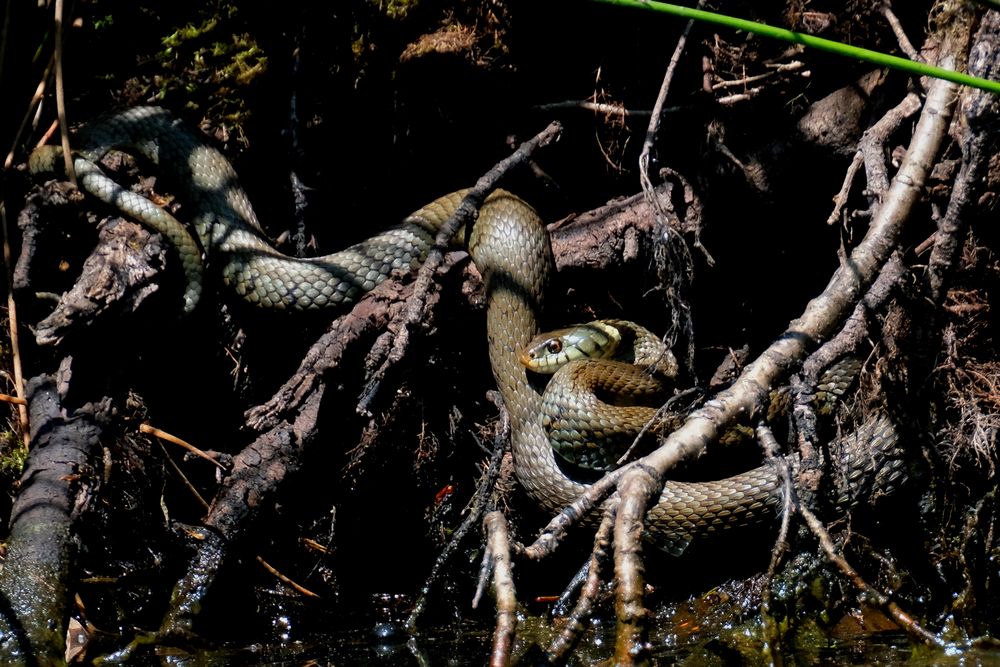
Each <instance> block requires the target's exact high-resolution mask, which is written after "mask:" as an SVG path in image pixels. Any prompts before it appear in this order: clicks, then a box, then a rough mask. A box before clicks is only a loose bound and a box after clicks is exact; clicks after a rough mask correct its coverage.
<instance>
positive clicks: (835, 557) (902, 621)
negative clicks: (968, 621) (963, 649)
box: [798, 505, 944, 648]
mask: <svg viewBox="0 0 1000 667" xmlns="http://www.w3.org/2000/svg"><path fill="white" fill-rule="evenodd" d="M798 510H799V513H800V514H802V518H803V519H805V521H806V525H808V526H809V529H810V530H811V531H812V533H813V535H815V536H816V539H818V540H819V544H820V546H821V547H822V548H823V551H825V552H826V557H827V558H828V559H829V560H830V562H831V563H833V564H834V565H836V566H837V568H838V569H839V570H840V571H841V573H842V574H843V575H844V576H845V577H847V578H848V579H849V580H850V582H851V583H852V584H854V586H855V588H857V589H858V590H860V591H861V592H862V593H864V595H865V596H866V597H867V598H868V599H869V600H870V601H871V602H873V603H874V604H876V605H877V606H879V607H880V608H882V609H883V610H884V611H885V612H886V613H887V614H888V615H889V616H890V617H891V618H892V619H893V620H894V621H896V623H897V624H898V625H899V627H901V628H903V629H904V630H905V631H906V632H907V634H909V635H910V636H911V637H913V638H914V639H916V640H918V641H921V642H923V643H924V644H927V645H928V646H934V647H937V648H942V647H944V643H943V642H942V641H941V640H940V639H938V638H937V637H935V636H934V635H933V634H931V633H930V632H928V631H927V630H926V629H924V628H923V626H921V625H920V624H919V623H917V622H916V621H915V620H914V619H913V618H912V617H911V616H910V615H909V614H907V613H906V612H905V611H903V610H902V609H901V608H900V606H899V605H898V604H896V603H895V602H894V601H893V600H891V599H889V597H888V596H887V595H885V594H884V593H882V591H880V590H878V589H876V588H873V587H872V586H870V585H869V584H868V582H866V581H865V580H864V579H863V578H862V577H861V575H860V574H858V572H857V570H855V569H854V568H853V567H851V564H850V563H848V562H847V560H846V559H845V558H844V557H843V556H841V555H840V554H838V553H837V548H836V547H835V546H834V545H833V541H832V540H831V539H830V534H829V533H827V531H826V528H825V527H824V526H823V524H822V523H821V522H820V520H819V519H817V518H816V515H815V514H813V513H812V512H811V511H810V510H809V508H807V507H805V506H804V505H800V506H799V508H798Z"/></svg>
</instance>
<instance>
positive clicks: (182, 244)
mask: <svg viewBox="0 0 1000 667" xmlns="http://www.w3.org/2000/svg"><path fill="white" fill-rule="evenodd" d="M78 143H79V148H78V149H77V153H76V154H75V156H74V164H75V166H76V169H77V171H78V172H81V173H82V176H81V178H80V184H81V186H82V187H83V188H84V189H85V190H87V191H88V192H90V193H91V194H93V195H94V196H96V197H98V198H100V199H101V200H103V201H105V202H107V203H109V204H112V205H114V206H117V207H120V208H122V210H124V211H125V212H126V213H128V214H130V215H132V216H134V217H137V218H138V219H139V220H140V221H142V222H145V223H146V224H148V225H150V226H152V227H154V228H156V229H159V230H160V231H162V232H164V233H165V235H166V236H168V238H169V239H170V240H172V241H173V243H174V244H175V245H176V246H177V247H178V252H179V254H180V255H181V259H182V264H183V266H184V270H185V273H186V275H187V281H188V287H187V289H186V291H185V308H186V309H188V310H190V309H191V308H193V307H194V305H195V304H196V303H197V299H198V295H199V294H200V285H201V249H200V248H199V244H200V246H201V248H204V250H205V254H206V256H207V257H208V259H209V261H210V262H212V263H215V264H216V265H217V266H219V267H220V269H219V270H220V273H221V276H222V279H223V281H224V282H225V283H226V284H227V285H229V286H231V287H232V288H233V289H235V291H236V292H237V293H238V294H239V295H240V296H242V297H243V298H244V299H246V300H248V301H250V302H252V303H254V304H257V305H259V306H264V307H272V308H286V309H315V308H325V307H330V306H338V305H342V304H346V303H349V302H351V301H353V300H354V299H356V298H357V297H359V296H360V295H361V294H362V293H364V292H365V291H367V290H369V289H372V288H373V287H375V285H377V284H378V283H380V282H381V281H382V280H384V279H385V278H386V277H387V276H388V275H389V274H390V273H391V272H392V271H393V270H395V269H407V268H414V267H416V266H417V265H418V264H419V263H420V262H421V261H422V260H423V259H424V257H425V256H426V253H427V251H428V249H429V247H430V245H431V243H432V242H433V238H434V234H435V232H436V230H437V229H438V227H439V226H440V225H441V224H442V223H443V222H444V221H445V220H446V219H447V217H448V216H449V214H450V213H451V212H453V211H454V209H455V208H456V207H457V206H458V204H459V203H460V202H461V199H462V193H461V192H458V193H453V194H451V195H447V196H445V197H442V198H440V199H438V200H436V201H434V202H432V203H431V204H428V205H427V206H425V207H424V208H422V209H420V210H419V211H417V212H415V213H414V214H412V215H410V216H409V217H408V218H406V220H405V221H404V222H403V223H402V224H401V225H399V226H397V227H394V228H391V229H389V230H387V231H385V232H383V233H381V234H378V235H376V236H374V237H372V238H371V239H369V240H367V241H364V242H362V243H359V244H357V245H354V246H352V247H350V248H348V249H346V250H343V251H340V252H337V253H334V254H331V255H327V256H324V257H315V258H308V259H298V258H293V257H288V256H286V255H283V254H281V253H280V252H278V251H277V250H275V249H274V248H273V247H272V246H271V245H270V243H269V242H268V241H267V239H266V236H265V235H264V233H263V232H262V230H261V228H260V225H259V223H258V221H257V217H256V215H255V214H254V212H253V208H252V207H251V205H250V200H249V197H248V196H247V194H246V193H245V192H244V191H243V189H242V188H241V187H240V185H239V182H238V180H237V176H236V172H235V170H234V169H233V167H232V166H231V165H230V163H229V162H228V160H226V159H225V157H224V156H223V155H222V154H221V153H220V152H219V151H217V150H216V149H214V148H212V147H210V146H207V145H206V144H205V143H204V141H203V140H201V139H200V138H198V137H197V136H195V135H194V134H193V133H192V132H191V131H189V130H187V129H186V128H185V127H184V126H183V125H182V124H181V123H180V122H179V121H178V120H176V119H175V118H174V117H173V116H172V115H171V114H170V113H169V112H167V111H166V110H164V109H160V108H157V107H135V108H131V109H127V110H125V111H121V112H117V113H114V114H110V115H107V116H105V117H103V118H101V119H98V120H96V121H94V122H93V123H91V124H90V125H88V126H87V128H85V129H84V130H83V131H82V132H81V136H80V139H79V142H78ZM111 148H127V149H130V150H133V151H136V152H138V153H141V154H142V155H144V156H145V157H146V158H148V159H149V160H151V161H152V162H153V163H155V164H156V165H157V166H158V168H159V170H160V172H161V173H163V174H164V176H166V177H167V178H168V180H169V181H170V182H171V184H172V185H173V186H174V187H175V188H177V193H176V194H178V195H179V196H180V197H181V198H182V201H183V202H184V204H183V205H184V207H189V208H186V209H185V208H182V209H181V210H182V212H184V214H185V215H189V218H190V222H191V225H192V227H193V228H194V231H195V234H196V236H197V242H196V241H195V239H193V238H192V237H191V235H190V234H188V233H187V231H186V230H184V229H183V227H182V226H180V223H178V222H177V221H176V220H174V219H173V217H172V216H169V215H168V214H166V213H165V212H164V211H163V210H162V209H161V208H160V207H158V206H156V205H155V204H153V203H152V202H149V200H145V199H144V198H142V197H139V196H138V195H133V194H132V193H129V192H128V191H127V190H124V189H123V188H122V187H121V186H118V185H117V184H116V183H114V181H112V180H111V179H109V178H108V177H107V176H105V175H104V174H103V172H101V171H100V169H99V168H98V167H97V166H96V165H95V164H94V161H96V160H97V159H99V158H100V157H101V156H102V155H103V154H104V153H106V152H107V151H108V150H110V149H111ZM57 155H59V153H58V148H49V147H43V149H40V150H39V151H36V154H35V155H33V156H32V162H33V163H34V164H33V165H32V166H33V168H38V167H39V165H42V164H45V163H52V162H55V161H56V159H55V157H56V156H57ZM154 209H155V210H154ZM186 211H189V213H188V212H186ZM469 252H470V254H471V255H472V258H473V260H474V262H475V264H476V267H477V268H478V269H479V271H480V273H481V274H482V276H483V280H484V281H485V284H486V288H487V294H488V307H487V313H486V319H487V336H488V340H489V356H490V362H491V364H492V367H493V374H494V376H495V378H496V382H497V384H498V386H499V389H500V392H501V394H502V396H503V400H504V404H505V405H506V407H507V410H508V411H509V413H510V418H511V438H512V446H513V453H514V462H515V470H516V473H517V477H518V479H519V481H520V483H521V484H522V486H523V487H524V488H525V490H526V491H527V492H528V493H529V494H530V495H531V497H532V498H534V499H535V500H536V501H537V502H539V503H540V504H541V505H542V506H543V507H545V508H546V509H548V510H552V511H557V510H559V509H562V508H563V507H564V506H566V505H567V504H569V503H571V502H572V501H574V500H575V499H577V498H578V497H579V496H580V494H582V493H583V492H585V491H586V489H587V484H585V483H582V482H579V481H576V480H574V479H572V478H571V477H570V476H568V475H567V474H566V473H565V472H564V471H563V469H562V468H561V467H560V466H559V464H558V463H557V461H556V457H555V455H554V453H553V451H552V448H551V447H550V446H549V442H548V439H547V437H546V434H545V432H544V430H543V427H542V424H541V420H540V417H539V415H540V411H541V407H542V395H541V393H540V392H539V390H538V389H537V388H536V386H535V385H534V384H533V383H532V382H530V381H529V378H528V375H527V371H526V370H525V368H524V367H523V366H522V364H521V361H520V353H521V351H522V350H523V349H524V348H525V347H526V346H527V344H528V343H529V342H530V341H531V340H532V339H533V338H534V337H535V336H536V334H537V333H538V331H539V326H538V322H539V317H540V313H541V311H542V306H543V300H544V297H545V294H546V287H547V283H548V281H549V277H550V276H551V275H552V274H553V272H554V268H553V260H552V252H551V249H550V246H549V237H548V233H547V232H546V230H545V228H544V226H543V224H542V222H541V220H540V219H539V217H538V215H537V214H536V213H535V211H534V209H532V208H531V207H530V206H529V205H528V204H526V203H525V202H524V201H522V200H521V199H519V198H518V197H516V196H514V195H512V194H510V193H507V192H504V191H496V192H494V193H493V194H492V195H491V196H490V197H489V198H488V199H487V200H486V202H485V203H484V205H483V207H482V209H481V211H480V214H479V219H478V221H477V223H476V225H475V227H474V228H473V230H472V233H471V236H470V240H469ZM830 449H831V451H834V452H839V459H840V460H839V463H840V464H841V466H840V470H841V471H842V476H840V477H838V479H837V480H836V486H837V496H838V497H837V499H836V502H837V503H838V504H839V505H844V506H849V505H853V504H856V503H857V502H861V501H863V500H867V499H870V498H871V497H873V496H874V495H875V494H876V493H878V492H879V491H886V490H889V489H891V488H892V487H893V486H894V485H895V484H897V483H898V479H899V478H900V477H901V476H902V475H903V462H902V456H901V452H900V450H899V445H898V436H897V434H896V431H895V429H894V427H893V424H892V422H891V421H890V420H889V418H888V417H887V416H885V415H878V416H876V417H874V418H871V419H869V420H868V421H866V422H864V423H863V424H862V425H861V426H860V427H859V428H858V429H857V430H856V431H855V432H854V433H852V434H850V435H847V436H845V437H843V438H842V439H840V440H839V441H838V442H837V443H834V445H832V446H831V448H830ZM794 467H795V463H794V462H793V468H794ZM780 500H781V484H780V482H779V475H778V473H777V470H776V469H775V468H774V467H773V466H772V465H771V464H768V463H765V464H764V465H762V466H760V467H758V468H756V469H753V470H750V471H748V472H745V473H742V474H739V475H736V476H733V477H729V478H727V479H721V480H715V481H709V482H694V483H688V482H677V481H668V482H666V484H665V486H664V488H663V491H662V493H661V495H660V498H659V500H658V501H657V503H656V504H655V506H653V507H652V508H651V509H650V510H649V513H648V515H647V522H646V527H647V531H648V532H649V533H650V534H651V536H652V538H653V539H654V540H655V541H656V543H657V544H658V545H659V546H661V547H662V548H664V549H665V550H666V551H668V552H671V553H680V552H682V551H683V550H684V548H685V547H686V546H687V544H688V543H689V542H690V541H691V540H692V539H694V538H695V537H696V536H698V535H700V534H704V533H712V532H716V531H720V530H722V529H726V528H731V527H735V526H743V525H751V524H757V523H762V522H767V521H772V520H773V519H774V517H775V515H776V512H777V507H779V505H780Z"/></svg>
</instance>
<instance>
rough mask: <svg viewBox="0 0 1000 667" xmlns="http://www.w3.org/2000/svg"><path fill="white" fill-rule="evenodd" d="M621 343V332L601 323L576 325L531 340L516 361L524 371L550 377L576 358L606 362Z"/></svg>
mask: <svg viewBox="0 0 1000 667" xmlns="http://www.w3.org/2000/svg"><path fill="white" fill-rule="evenodd" d="M619 342H621V332H619V331H618V329H616V328H615V327H613V326H611V325H609V324H606V323H604V322H601V321H594V322H589V323H587V324H576V325H573V326H571V327H566V328H565V329H557V330H556V331H550V332H548V333H543V334H539V335H538V336H535V337H534V338H532V339H531V340H530V341H529V342H528V344H527V345H526V346H525V347H524V350H522V351H521V354H520V356H519V359H520V361H521V364H522V365H523V366H524V367H525V368H527V369H528V370H532V371H534V372H536V373H544V374H546V375H551V374H552V373H555V372H556V371H557V370H559V369H560V368H562V367H563V366H565V365H566V364H568V363H569V362H571V361H575V360H577V359H607V358H608V357H611V356H612V355H613V354H614V353H615V351H616V350H617V348H618V343H619Z"/></svg>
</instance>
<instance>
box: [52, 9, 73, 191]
mask: <svg viewBox="0 0 1000 667" xmlns="http://www.w3.org/2000/svg"><path fill="white" fill-rule="evenodd" d="M55 4H56V6H55V26H56V29H55V41H56V44H55V58H56V114H57V115H58V116H59V130H60V137H61V139H62V152H63V161H64V162H65V163H66V177H67V178H68V179H69V182H70V183H72V184H73V185H74V186H76V170H75V169H74V168H73V153H72V152H71V151H70V148H69V124H68V123H67V121H66V86H65V82H64V80H63V0H56V3H55Z"/></svg>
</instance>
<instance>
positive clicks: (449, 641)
mask: <svg viewBox="0 0 1000 667" xmlns="http://www.w3.org/2000/svg"><path fill="white" fill-rule="evenodd" d="M661 629H662V628H661ZM518 630H519V638H518V641H517V644H516V646H515V651H514V653H515V660H516V663H515V664H522V665H534V664H541V662H540V661H539V658H540V656H541V651H540V649H539V648H538V645H540V644H541V645H546V644H547V643H548V640H549V639H551V637H552V630H551V624H550V622H549V621H548V620H546V619H544V618H540V617H527V618H523V619H522V620H521V623H520V625H519V628H518ZM491 633H492V628H490V627H486V626H485V624H481V623H463V624H459V625H455V626H452V627H449V628H443V629H435V630H423V631H421V632H419V633H418V634H416V635H414V636H410V635H408V634H407V633H406V632H405V631H404V630H403V629H402V625H393V624H380V625H379V626H376V627H374V628H357V629H353V630H349V631H338V632H335V633H330V634H323V633H317V634H316V635H315V636H312V637H309V638H307V639H303V640H295V641H288V642H280V641H279V642H272V643H268V644H256V645H249V646H242V647H233V648H226V649H220V650H214V651H205V652H199V653H197V654H191V653H186V652H182V651H175V650H168V649H161V650H159V651H158V652H157V656H158V658H159V661H160V663H161V664H167V665H178V666H183V667H194V666H209V665H210V666H222V665H275V666H277V665H289V666H292V665H318V666H325V665H386V666H393V667H396V666H400V667H402V666H411V665H412V666H415V667H423V666H426V665H484V664H486V663H487V659H488V656H489V652H490V646H491V640H492V636H491ZM792 642H793V644H794V645H793V646H789V647H786V648H784V649H783V650H782V652H781V659H782V662H783V663H784V664H786V665H897V664H905V665H919V666H923V665H962V666H964V665H1000V645H998V644H996V643H995V642H992V641H979V642H972V643H970V644H968V645H964V646H953V647H950V648H944V649H931V648H928V647H926V646H922V645H918V644H914V643H913V642H912V641H910V640H909V638H908V637H907V636H906V635H905V634H904V633H901V632H898V631H895V632H880V633H873V634H870V635H867V636H857V637H852V638H848V639H830V638H829V637H828V636H826V635H824V636H821V635H820V634H819V633H817V634H816V635H815V636H810V633H809V632H805V633H802V632H800V633H798V635H797V637H795V638H794V639H793V640H792ZM613 650H614V629H613V624H611V623H608V624H606V625H605V624H600V623H599V624H598V626H597V627H596V628H592V629H591V630H590V631H589V632H588V633H587V636H586V637H585V638H584V640H583V641H582V642H581V644H580V646H578V648H577V650H576V652H575V653H574V658H573V659H572V660H571V661H570V663H569V664H571V665H594V664H599V663H604V664H608V662H607V661H608V660H609V658H610V657H611V655H612V653H613ZM651 655H652V663H653V664H664V665H665V664H686V665H735V664H747V665H757V664H759V665H766V664H771V663H770V661H769V660H768V658H767V656H766V655H765V653H764V647H763V644H762V643H761V641H760V633H759V626H757V625H756V624H755V623H748V624H746V625H744V626H740V627H733V628H729V629H722V630H721V631H720V632H719V633H718V634H716V635H715V636H712V637H707V636H699V635H697V634H695V635H692V636H689V637H686V638H680V637H677V636H669V635H664V636H662V637H661V639H660V641H659V643H656V642H654V643H653V645H652V647H651Z"/></svg>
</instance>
